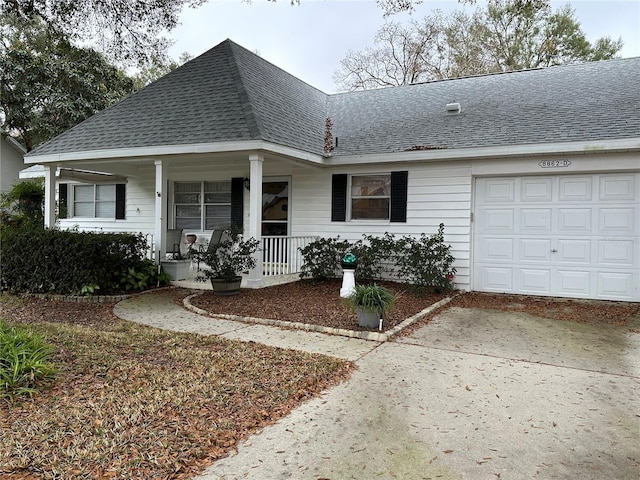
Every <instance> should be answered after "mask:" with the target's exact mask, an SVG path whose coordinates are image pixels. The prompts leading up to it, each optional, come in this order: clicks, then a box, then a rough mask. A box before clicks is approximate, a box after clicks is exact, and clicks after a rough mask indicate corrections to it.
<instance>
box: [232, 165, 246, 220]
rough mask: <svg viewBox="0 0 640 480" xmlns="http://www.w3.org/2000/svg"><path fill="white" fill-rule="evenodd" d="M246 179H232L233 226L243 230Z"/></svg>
mask: <svg viewBox="0 0 640 480" xmlns="http://www.w3.org/2000/svg"><path fill="white" fill-rule="evenodd" d="M243 189H244V178H242V177H235V178H232V179H231V225H236V226H237V227H240V228H242V225H243V223H244V218H243V217H244V190H243Z"/></svg>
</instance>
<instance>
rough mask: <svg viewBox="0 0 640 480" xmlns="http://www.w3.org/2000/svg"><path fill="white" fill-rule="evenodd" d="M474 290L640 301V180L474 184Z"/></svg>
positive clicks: (571, 178) (564, 178)
mask: <svg viewBox="0 0 640 480" xmlns="http://www.w3.org/2000/svg"><path fill="white" fill-rule="evenodd" d="M475 191H476V193H475V215H474V251H473V258H474V260H473V267H474V268H473V289H474V290H478V291H485V292H511V293H522V294H532V295H553V296H560V297H579V298H598V299H609V300H631V301H640V204H639V198H640V174H601V175H580V176H578V175H555V176H539V177H538V176H536V177H513V178H507V177H505V178H502V177H501V178H479V179H477V180H476V190H475Z"/></svg>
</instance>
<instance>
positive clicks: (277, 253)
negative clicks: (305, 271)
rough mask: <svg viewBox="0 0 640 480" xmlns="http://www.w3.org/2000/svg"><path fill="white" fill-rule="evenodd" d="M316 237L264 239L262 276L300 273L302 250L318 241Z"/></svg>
mask: <svg viewBox="0 0 640 480" xmlns="http://www.w3.org/2000/svg"><path fill="white" fill-rule="evenodd" d="M317 239H318V237H315V236H311V235H309V236H303V237H275V236H274V237H262V261H263V267H262V274H263V275H264V276H265V277H273V276H276V275H288V274H291V273H300V269H301V268H302V263H303V262H302V254H301V253H300V248H304V247H306V246H307V245H308V244H309V243H311V242H313V241H314V240H317Z"/></svg>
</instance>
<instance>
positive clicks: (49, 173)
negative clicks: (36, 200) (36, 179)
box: [44, 164, 58, 228]
mask: <svg viewBox="0 0 640 480" xmlns="http://www.w3.org/2000/svg"><path fill="white" fill-rule="evenodd" d="M57 169H58V167H57V165H51V164H50V165H47V170H46V171H45V172H44V227H45V228H52V227H55V225H56V170H57Z"/></svg>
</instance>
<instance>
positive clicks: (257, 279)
mask: <svg viewBox="0 0 640 480" xmlns="http://www.w3.org/2000/svg"><path fill="white" fill-rule="evenodd" d="M249 162H250V164H251V170H250V176H249V182H250V183H249V185H250V190H249V237H253V238H255V239H256V240H258V241H261V239H262V228H261V223H262V163H263V162H264V157H263V156H262V155H258V154H252V155H249ZM254 256H255V259H256V267H255V268H253V269H252V270H251V271H250V272H249V279H248V280H247V287H249V288H255V287H259V286H261V285H262V249H260V250H259V251H257V252H256V253H255V255H254Z"/></svg>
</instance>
